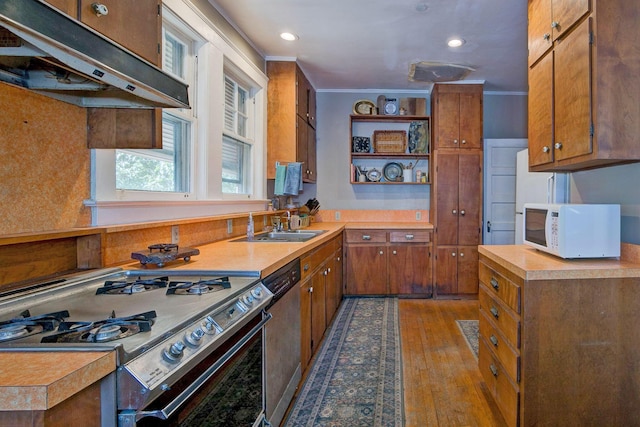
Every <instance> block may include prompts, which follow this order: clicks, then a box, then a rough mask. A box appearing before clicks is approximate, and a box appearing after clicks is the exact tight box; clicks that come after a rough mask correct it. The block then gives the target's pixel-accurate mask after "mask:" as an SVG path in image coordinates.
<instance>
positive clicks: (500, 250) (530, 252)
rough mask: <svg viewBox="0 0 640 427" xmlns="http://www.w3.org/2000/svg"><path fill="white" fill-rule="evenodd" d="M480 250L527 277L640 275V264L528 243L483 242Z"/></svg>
mask: <svg viewBox="0 0 640 427" xmlns="http://www.w3.org/2000/svg"><path fill="white" fill-rule="evenodd" d="M478 252H479V253H480V256H481V257H482V256H484V257H486V258H488V259H490V260H492V261H494V262H496V263H497V264H498V265H500V266H502V267H504V268H506V269H508V270H509V271H512V272H513V273H515V274H516V275H518V276H520V277H522V278H523V279H525V280H556V279H560V280H562V279H593V278H599V277H610V278H625V277H640V263H638V262H631V261H624V260H620V259H617V258H602V259H599V258H590V259H571V260H567V259H563V258H560V257H557V256H554V255H551V254H547V253H545V252H541V251H538V250H536V249H534V248H532V247H530V246H527V245H482V246H479V247H478Z"/></svg>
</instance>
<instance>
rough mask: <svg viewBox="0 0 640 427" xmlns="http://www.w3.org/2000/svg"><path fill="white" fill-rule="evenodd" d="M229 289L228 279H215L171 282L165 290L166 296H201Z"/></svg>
mask: <svg viewBox="0 0 640 427" xmlns="http://www.w3.org/2000/svg"><path fill="white" fill-rule="evenodd" d="M230 287H231V282H230V281H229V277H217V278H215V279H206V280H200V281H198V282H189V281H179V282H171V283H169V288H168V289H167V295H202V294H207V293H210V292H216V291H221V290H223V289H229V288H230Z"/></svg>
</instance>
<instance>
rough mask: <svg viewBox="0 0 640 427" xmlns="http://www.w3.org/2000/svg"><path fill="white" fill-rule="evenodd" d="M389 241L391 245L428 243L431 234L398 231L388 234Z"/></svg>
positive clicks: (426, 232) (421, 231)
mask: <svg viewBox="0 0 640 427" xmlns="http://www.w3.org/2000/svg"><path fill="white" fill-rule="evenodd" d="M389 241H390V242H392V243H413V242H418V243H428V242H430V241H431V232H430V231H425V230H404V231H403V230H398V231H391V232H389Z"/></svg>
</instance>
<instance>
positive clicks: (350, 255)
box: [345, 230, 433, 297]
mask: <svg viewBox="0 0 640 427" xmlns="http://www.w3.org/2000/svg"><path fill="white" fill-rule="evenodd" d="M345 254H346V267H345V269H346V274H345V277H346V284H345V288H346V290H345V291H346V293H347V294H349V295H412V296H423V297H429V296H431V295H432V293H433V288H432V278H431V265H432V264H431V230H394V231H386V230H347V231H346V249H345Z"/></svg>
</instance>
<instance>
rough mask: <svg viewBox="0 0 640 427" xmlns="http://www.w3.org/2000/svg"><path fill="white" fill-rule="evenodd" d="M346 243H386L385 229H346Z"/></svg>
mask: <svg viewBox="0 0 640 427" xmlns="http://www.w3.org/2000/svg"><path fill="white" fill-rule="evenodd" d="M346 235H347V243H386V242H387V232H386V231H385V230H347V231H346Z"/></svg>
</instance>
